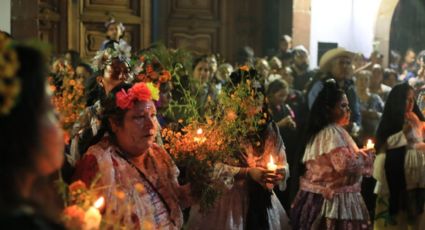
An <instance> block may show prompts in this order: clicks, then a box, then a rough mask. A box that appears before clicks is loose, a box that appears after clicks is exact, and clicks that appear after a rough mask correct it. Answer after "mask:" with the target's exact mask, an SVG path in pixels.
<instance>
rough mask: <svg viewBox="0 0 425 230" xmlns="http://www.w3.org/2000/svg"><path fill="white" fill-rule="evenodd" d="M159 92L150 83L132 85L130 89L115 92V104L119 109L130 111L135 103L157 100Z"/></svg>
mask: <svg viewBox="0 0 425 230" xmlns="http://www.w3.org/2000/svg"><path fill="white" fill-rule="evenodd" d="M158 99H159V90H158V88H156V87H155V86H154V85H153V84H152V83H144V82H139V83H136V84H134V85H133V86H132V87H131V88H130V89H128V90H127V91H125V90H124V89H121V91H119V92H117V93H116V95H115V103H116V104H117V106H118V107H119V108H120V109H123V110H126V109H131V108H133V106H134V102H135V101H149V100H155V101H156V100H158Z"/></svg>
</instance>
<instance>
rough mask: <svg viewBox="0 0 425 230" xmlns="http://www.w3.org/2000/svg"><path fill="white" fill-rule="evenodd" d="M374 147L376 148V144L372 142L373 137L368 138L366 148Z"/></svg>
mask: <svg viewBox="0 0 425 230" xmlns="http://www.w3.org/2000/svg"><path fill="white" fill-rule="evenodd" d="M373 148H375V144H374V143H373V142H372V140H371V139H368V140H367V143H366V149H373Z"/></svg>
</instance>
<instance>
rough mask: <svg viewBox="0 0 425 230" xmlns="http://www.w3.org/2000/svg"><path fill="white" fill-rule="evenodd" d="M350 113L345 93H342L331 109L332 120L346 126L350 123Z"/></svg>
mask: <svg viewBox="0 0 425 230" xmlns="http://www.w3.org/2000/svg"><path fill="white" fill-rule="evenodd" d="M350 115H351V109H350V106H349V104H348V99H347V95H345V94H344V95H343V96H342V98H341V100H340V101H339V102H337V103H336V105H335V107H334V108H333V109H332V116H333V120H334V122H335V123H337V124H338V125H340V126H346V125H348V124H350Z"/></svg>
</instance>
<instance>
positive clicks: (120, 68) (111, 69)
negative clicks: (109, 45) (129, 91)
mask: <svg viewBox="0 0 425 230" xmlns="http://www.w3.org/2000/svg"><path fill="white" fill-rule="evenodd" d="M128 77H129V73H128V68H127V65H126V64H124V63H116V62H113V63H112V64H111V65H107V66H106V68H105V70H104V73H103V76H102V77H100V78H99V79H98V81H99V83H100V84H101V86H102V87H103V88H104V89H105V92H106V94H108V93H109V92H110V91H111V90H112V89H113V88H115V86H117V85H119V84H121V83H123V82H124V81H126V80H127V79H128Z"/></svg>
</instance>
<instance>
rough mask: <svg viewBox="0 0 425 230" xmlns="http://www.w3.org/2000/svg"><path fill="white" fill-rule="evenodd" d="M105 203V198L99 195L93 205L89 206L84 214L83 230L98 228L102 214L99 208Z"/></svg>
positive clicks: (95, 229)
mask: <svg viewBox="0 0 425 230" xmlns="http://www.w3.org/2000/svg"><path fill="white" fill-rule="evenodd" d="M104 203H105V198H103V196H101V197H100V198H99V199H97V200H96V201H95V202H94V204H93V206H91V207H90V208H89V209H88V210H87V212H86V213H85V215H84V228H83V229H84V230H97V229H99V228H100V222H101V221H102V215H101V214H100V212H99V209H100V208H101V207H102V206H103V204H104Z"/></svg>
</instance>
